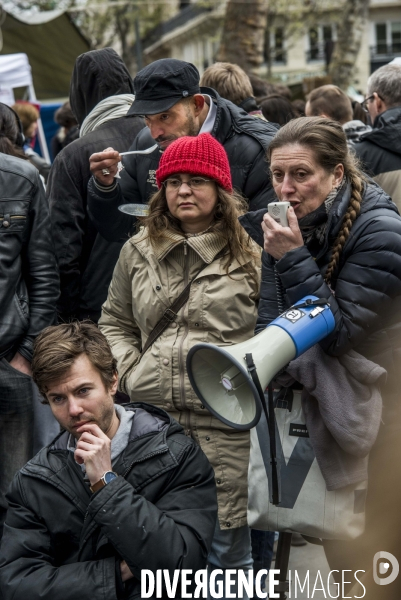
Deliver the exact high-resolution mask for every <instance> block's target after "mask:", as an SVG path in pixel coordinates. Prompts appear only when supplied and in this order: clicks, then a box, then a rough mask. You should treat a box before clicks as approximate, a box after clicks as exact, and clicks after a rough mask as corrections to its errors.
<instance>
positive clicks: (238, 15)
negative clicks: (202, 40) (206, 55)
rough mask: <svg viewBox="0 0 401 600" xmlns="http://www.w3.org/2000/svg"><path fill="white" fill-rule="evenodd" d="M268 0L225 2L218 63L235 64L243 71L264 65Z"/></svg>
mask: <svg viewBox="0 0 401 600" xmlns="http://www.w3.org/2000/svg"><path fill="white" fill-rule="evenodd" d="M267 10H268V1H267V0H248V2H238V0H228V2H227V9H226V16H225V19H224V25H223V32H222V36H221V42H220V49H219V52H218V56H217V60H219V61H223V62H231V63H236V64H237V65H239V66H240V67H242V68H243V69H244V71H246V72H250V71H253V70H254V69H255V68H257V67H259V66H260V65H261V64H262V63H263V49H264V48H263V47H264V40H265V29H266V25H267Z"/></svg>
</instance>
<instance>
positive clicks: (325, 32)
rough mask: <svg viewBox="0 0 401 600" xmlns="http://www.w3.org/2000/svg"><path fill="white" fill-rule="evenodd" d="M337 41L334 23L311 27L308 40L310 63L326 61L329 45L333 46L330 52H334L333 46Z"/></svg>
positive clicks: (308, 58)
mask: <svg viewBox="0 0 401 600" xmlns="http://www.w3.org/2000/svg"><path fill="white" fill-rule="evenodd" d="M335 39H336V28H335V25H334V24H333V23H330V24H326V25H324V24H322V25H316V26H315V27H311V28H310V29H309V31H308V40H307V48H308V50H307V60H308V62H310V61H313V60H321V61H324V60H326V50H327V49H328V45H330V46H331V49H330V52H332V50H333V48H332V46H333V43H334V42H335Z"/></svg>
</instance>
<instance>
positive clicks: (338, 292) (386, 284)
mask: <svg viewBox="0 0 401 600" xmlns="http://www.w3.org/2000/svg"><path fill="white" fill-rule="evenodd" d="M349 197H350V186H346V188H345V189H344V190H341V191H340V192H339V194H338V196H337V198H336V199H335V201H334V203H333V206H332V209H331V211H330V213H329V221H328V227H327V233H326V239H325V242H324V244H323V246H322V247H321V248H320V250H319V251H318V253H317V254H315V255H312V254H311V251H310V249H309V248H308V246H302V247H300V248H296V249H294V250H291V251H290V252H287V253H286V254H285V255H284V256H283V258H281V259H280V260H279V261H278V262H277V263H276V264H275V261H274V259H273V258H272V257H271V256H270V255H269V254H267V253H266V252H263V257H262V284H261V299H260V303H259V315H258V321H257V327H256V331H257V332H259V331H261V330H263V328H264V327H265V326H266V325H267V324H268V323H270V322H271V321H272V320H273V319H275V318H276V317H277V316H278V314H279V309H278V300H277V297H278V296H277V294H278V293H280V292H278V291H277V288H276V281H275V274H274V268H276V270H277V274H278V277H279V280H280V281H281V284H282V286H283V290H284V301H285V306H286V307H289V306H291V305H292V304H294V303H295V302H297V301H298V300H300V299H301V298H303V297H304V296H306V295H309V294H311V295H314V296H318V297H319V298H328V299H329V301H330V307H331V310H332V311H333V313H334V318H335V322H336V326H335V330H334V331H333V333H331V334H330V335H329V336H328V337H327V338H326V339H325V340H323V341H322V342H321V346H322V348H323V349H324V350H325V352H327V353H328V354H330V355H332V356H340V355H341V354H343V353H345V352H347V351H348V350H350V349H355V350H356V351H357V352H359V353H360V354H362V355H364V356H366V357H367V358H369V359H370V360H372V361H373V362H376V363H378V364H380V365H381V366H383V367H384V368H385V369H387V371H388V382H387V393H385V394H384V395H385V396H386V399H385V402H386V401H387V408H388V409H389V410H391V408H396V406H395V405H398V410H399V408H400V407H401V403H400V402H399V393H398V389H399V384H398V378H399V373H400V370H401V217H400V216H399V214H398V211H397V208H396V206H395V205H394V204H393V202H391V199H390V198H389V197H388V196H387V194H385V193H384V192H383V190H382V189H381V188H380V187H378V186H377V185H375V184H373V183H372V184H369V185H367V187H366V189H365V192H364V195H363V201H362V204H361V212H360V215H359V216H358V217H357V219H356V221H355V222H354V224H353V226H352V229H351V233H350V236H349V238H348V240H347V242H346V244H345V246H344V249H343V252H342V253H341V255H340V261H339V267H338V270H337V273H335V274H334V277H333V279H332V288H333V290H334V291H332V290H331V289H330V288H329V287H328V286H327V284H326V283H325V281H324V274H325V272H326V269H327V265H328V263H329V260H330V257H331V248H332V246H333V244H334V241H335V239H336V237H337V234H338V231H339V230H340V228H341V224H342V219H343V216H344V214H345V211H346V209H347V206H348V202H349ZM263 212H264V211H258V212H257V213H248V214H246V215H244V216H243V217H240V220H241V224H242V225H243V226H244V227H245V229H246V230H247V231H248V233H249V234H250V235H251V237H252V238H253V239H254V240H255V241H257V242H258V243H259V245H261V246H263V232H262V229H261V221H262V217H263ZM391 405H393V406H391Z"/></svg>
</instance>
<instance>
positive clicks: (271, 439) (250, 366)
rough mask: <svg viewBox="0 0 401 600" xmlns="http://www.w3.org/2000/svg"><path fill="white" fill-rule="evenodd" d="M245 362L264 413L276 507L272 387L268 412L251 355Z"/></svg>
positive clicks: (274, 422) (276, 483)
mask: <svg viewBox="0 0 401 600" xmlns="http://www.w3.org/2000/svg"><path fill="white" fill-rule="evenodd" d="M245 362H246V366H247V368H248V373H249V374H250V376H251V377H252V381H253V383H254V384H255V387H256V389H257V391H258V394H259V398H260V401H261V404H262V408H263V412H264V413H265V417H266V422H267V426H268V429H269V442H270V462H271V467H272V499H273V504H274V505H275V506H277V505H278V504H279V503H280V492H279V485H278V471H277V450H276V418H275V415H274V398H273V387H272V385H271V383H269V385H268V388H267V390H268V399H269V410H267V406H266V400H265V395H264V393H263V390H262V386H261V385H260V381H259V377H258V373H257V370H256V367H255V363H254V362H253V356H252V354H245Z"/></svg>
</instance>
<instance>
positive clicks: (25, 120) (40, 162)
mask: <svg viewBox="0 0 401 600" xmlns="http://www.w3.org/2000/svg"><path fill="white" fill-rule="evenodd" d="M12 108H13V110H15V112H16V113H17V115H18V116H19V118H20V120H21V123H22V127H23V133H24V136H25V142H24V152H25V154H26V156H27V157H28V160H29V161H30V162H31V163H32V164H33V165H34V166H35V167H36V168H37V169H38V171H39V173H40V174H41V175H42V177H43V179H44V180H45V182H47V178H48V176H49V172H50V167H51V165H50V164H49V163H48V162H47V161H46V160H45V159H44V158H42V157H41V156H39V154H38V153H37V152H35V151H34V149H33V148H32V146H31V142H32V140H33V139H34V138H35V136H36V133H37V130H38V119H39V111H38V109H37V108H36V106H34V105H33V104H30V103H29V102H17V103H16V104H14V105H13V107H12Z"/></svg>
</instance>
